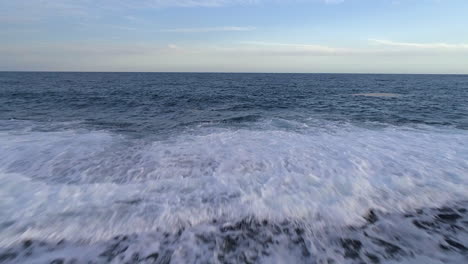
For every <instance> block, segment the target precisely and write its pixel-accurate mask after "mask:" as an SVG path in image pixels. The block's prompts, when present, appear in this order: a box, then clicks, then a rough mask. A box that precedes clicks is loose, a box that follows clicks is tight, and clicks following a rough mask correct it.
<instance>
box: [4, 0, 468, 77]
mask: <svg viewBox="0 0 468 264" xmlns="http://www.w3.org/2000/svg"><path fill="white" fill-rule="evenodd" d="M17 70H21V71H131V72H133V71H145V72H305V73H309V72H310V73H323V72H325V73H459V74H468V1H467V0H0V71H17Z"/></svg>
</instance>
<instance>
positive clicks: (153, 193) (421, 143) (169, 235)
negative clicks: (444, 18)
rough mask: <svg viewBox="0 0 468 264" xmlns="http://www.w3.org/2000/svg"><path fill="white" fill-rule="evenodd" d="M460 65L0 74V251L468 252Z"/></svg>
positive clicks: (287, 257) (442, 255) (5, 256)
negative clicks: (426, 71) (372, 71)
mask: <svg viewBox="0 0 468 264" xmlns="http://www.w3.org/2000/svg"><path fill="white" fill-rule="evenodd" d="M467 209H468V76H455V75H453V76H449V75H441V76H439V75H333V74H323V75H322V74H188V73H187V74H183V73H167V74H166V73H6V72H4V73H0V263H108V262H111V263H140V262H141V263H468V212H467Z"/></svg>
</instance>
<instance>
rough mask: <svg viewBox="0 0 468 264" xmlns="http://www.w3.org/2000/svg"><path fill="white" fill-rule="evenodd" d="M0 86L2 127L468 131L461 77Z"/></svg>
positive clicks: (47, 76) (165, 78)
mask: <svg viewBox="0 0 468 264" xmlns="http://www.w3.org/2000/svg"><path fill="white" fill-rule="evenodd" d="M0 87H1V89H0V119H3V120H9V119H18V120H34V121H41V122H66V121H82V122H83V124H86V125H87V126H89V127H91V128H95V129H110V130H115V131H118V132H135V133H138V134H148V133H163V132H166V131H170V130H173V129H178V128H183V127H187V126H191V125H196V124H204V123H222V124H225V125H226V126H229V125H239V124H244V125H249V123H252V122H257V121H259V120H262V119H268V118H282V119H287V120H300V121H304V120H308V119H310V118H317V119H326V120H334V121H343V122H367V121H372V122H381V123H387V124H392V125H406V124H428V125H447V126H453V127H457V128H462V129H466V128H468V115H467V113H468V104H467V102H468V76H464V75H343V74H223V73H213V74H208V73H200V74H199V73H0ZM359 93H394V94H397V95H398V97H392V98H388V97H366V96H353V94H359Z"/></svg>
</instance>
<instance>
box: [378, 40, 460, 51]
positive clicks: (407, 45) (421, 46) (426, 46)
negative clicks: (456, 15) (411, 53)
mask: <svg viewBox="0 0 468 264" xmlns="http://www.w3.org/2000/svg"><path fill="white" fill-rule="evenodd" d="M369 41H371V42H373V43H375V44H379V45H383V46H388V47H398V48H409V49H437V50H468V44H448V43H443V42H439V43H414V42H396V41H391V40H382V39H369Z"/></svg>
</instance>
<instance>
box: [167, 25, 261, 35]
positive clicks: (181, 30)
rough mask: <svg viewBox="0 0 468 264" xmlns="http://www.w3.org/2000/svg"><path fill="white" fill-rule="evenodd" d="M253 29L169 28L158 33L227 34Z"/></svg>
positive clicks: (232, 27) (233, 27)
mask: <svg viewBox="0 0 468 264" xmlns="http://www.w3.org/2000/svg"><path fill="white" fill-rule="evenodd" d="M255 29H256V28H255V27H235V26H227V27H201V28H170V29H161V30H159V32H169V33H204V32H228V31H253V30H255Z"/></svg>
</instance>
